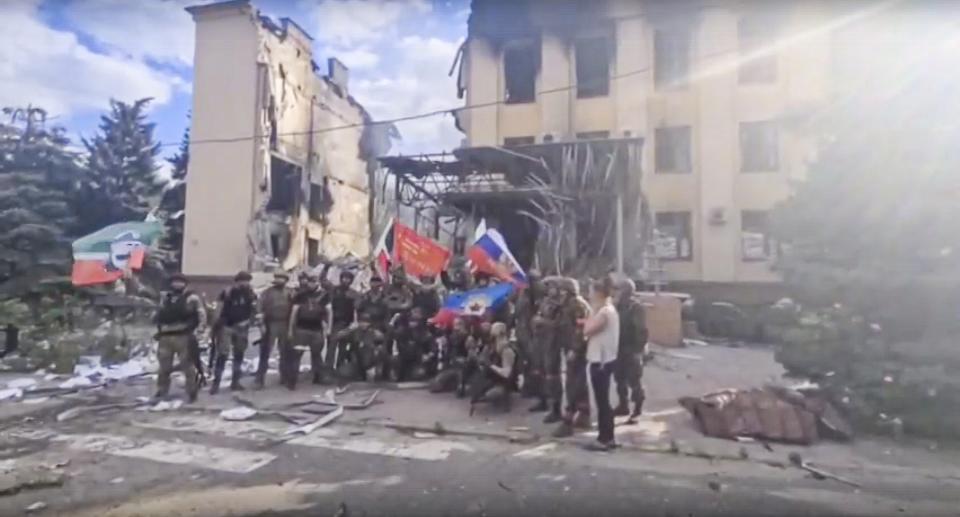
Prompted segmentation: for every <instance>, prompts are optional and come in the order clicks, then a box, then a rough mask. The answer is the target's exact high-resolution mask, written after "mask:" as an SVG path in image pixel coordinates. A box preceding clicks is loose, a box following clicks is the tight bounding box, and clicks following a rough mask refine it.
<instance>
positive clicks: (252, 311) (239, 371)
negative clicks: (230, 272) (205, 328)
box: [210, 271, 257, 395]
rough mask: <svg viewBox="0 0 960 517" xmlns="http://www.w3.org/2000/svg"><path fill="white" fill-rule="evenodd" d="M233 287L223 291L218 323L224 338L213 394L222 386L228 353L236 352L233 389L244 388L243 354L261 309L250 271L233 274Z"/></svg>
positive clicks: (219, 345) (218, 355)
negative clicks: (221, 381) (258, 305)
mask: <svg viewBox="0 0 960 517" xmlns="http://www.w3.org/2000/svg"><path fill="white" fill-rule="evenodd" d="M233 280H234V284H233V286H232V287H230V288H229V289H227V290H226V291H223V292H222V293H220V313H219V315H218V316H217V325H218V327H219V328H220V339H219V343H218V346H217V359H216V363H215V365H214V371H213V382H212V383H211V384H210V394H211V395H214V394H216V393H217V391H219V390H220V379H221V377H222V376H223V369H224V367H225V366H226V364H227V357H228V356H229V355H230V353H231V352H232V355H233V376H232V377H231V379H230V389H231V390H232V391H242V390H243V385H241V384H240V377H242V376H243V354H244V353H245V352H246V351H247V342H248V340H249V334H250V325H251V323H252V322H253V320H254V317H255V316H256V312H257V295H256V293H254V292H253V288H251V287H250V280H252V277H251V276H250V273H247V272H246V271H241V272H239V273H237V274H236V276H234V278H233Z"/></svg>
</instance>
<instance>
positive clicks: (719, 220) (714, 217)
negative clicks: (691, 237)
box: [708, 207, 727, 226]
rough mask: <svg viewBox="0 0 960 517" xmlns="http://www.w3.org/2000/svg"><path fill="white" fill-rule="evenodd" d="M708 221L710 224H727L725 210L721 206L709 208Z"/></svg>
mask: <svg viewBox="0 0 960 517" xmlns="http://www.w3.org/2000/svg"><path fill="white" fill-rule="evenodd" d="M708 221H709V222H710V225H712V226H723V225H725V224H727V210H726V209H725V208H723V207H717V208H712V209H710V218H709V219H708Z"/></svg>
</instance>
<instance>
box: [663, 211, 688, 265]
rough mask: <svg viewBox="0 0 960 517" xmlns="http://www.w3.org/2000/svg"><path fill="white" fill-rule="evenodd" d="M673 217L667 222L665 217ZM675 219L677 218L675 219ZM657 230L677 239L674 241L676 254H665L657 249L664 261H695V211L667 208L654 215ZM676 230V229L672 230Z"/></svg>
mask: <svg viewBox="0 0 960 517" xmlns="http://www.w3.org/2000/svg"><path fill="white" fill-rule="evenodd" d="M667 218H669V219H671V221H670V222H669V223H668V222H665V221H664V219H667ZM674 219H675V220H674ZM654 228H655V232H657V233H660V234H663V235H665V236H669V237H673V238H674V239H676V242H675V243H674V250H675V251H674V254H673V255H672V256H664V255H662V254H660V250H658V251H657V257H658V258H659V259H660V260H663V261H669V262H691V261H693V255H694V252H693V246H694V243H693V213H692V212H690V211H677V210H665V211H661V212H657V213H656V214H655V215H654ZM670 230H675V231H670ZM683 239H686V240H687V246H686V252H684V246H683Z"/></svg>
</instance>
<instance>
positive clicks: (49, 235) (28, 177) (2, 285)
mask: <svg viewBox="0 0 960 517" xmlns="http://www.w3.org/2000/svg"><path fill="white" fill-rule="evenodd" d="M3 114H4V115H5V118H7V120H6V121H4V122H3V123H0V299H4V298H34V299H35V298H36V297H37V296H38V295H39V294H40V293H42V292H43V291H44V290H45V289H44V282H46V281H51V280H52V279H54V278H56V277H61V278H62V277H63V275H65V274H67V273H68V272H69V269H70V262H71V255H70V236H69V234H68V229H69V228H71V227H72V226H73V225H74V222H75V219H74V217H73V214H72V212H71V210H70V205H69V199H70V193H71V190H72V187H73V183H74V182H75V181H76V180H77V178H78V177H79V171H80V167H79V166H78V165H77V156H76V155H74V154H73V153H71V152H69V151H68V150H67V148H66V147H67V145H68V144H69V140H68V139H67V138H66V136H65V135H64V130H63V128H59V127H54V128H48V127H47V126H46V112H45V111H44V110H42V109H40V108H35V107H29V106H28V107H27V108H5V109H4V110H3Z"/></svg>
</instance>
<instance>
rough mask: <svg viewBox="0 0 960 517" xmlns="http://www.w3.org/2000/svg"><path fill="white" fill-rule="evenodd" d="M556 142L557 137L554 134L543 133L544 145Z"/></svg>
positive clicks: (541, 136) (541, 140) (541, 137)
mask: <svg viewBox="0 0 960 517" xmlns="http://www.w3.org/2000/svg"><path fill="white" fill-rule="evenodd" d="M556 141H557V137H555V136H554V135H553V133H542V134H541V135H540V142H542V143H544V144H549V143H551V142H556Z"/></svg>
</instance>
